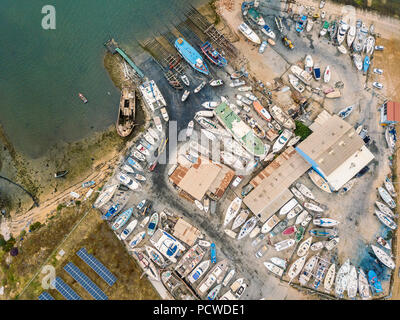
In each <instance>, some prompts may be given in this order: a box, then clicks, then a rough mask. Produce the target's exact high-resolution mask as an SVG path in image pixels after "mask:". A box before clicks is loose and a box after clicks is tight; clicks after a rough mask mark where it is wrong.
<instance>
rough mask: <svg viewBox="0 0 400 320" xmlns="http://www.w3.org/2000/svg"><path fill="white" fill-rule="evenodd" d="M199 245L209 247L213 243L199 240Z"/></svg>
mask: <svg viewBox="0 0 400 320" xmlns="http://www.w3.org/2000/svg"><path fill="white" fill-rule="evenodd" d="M199 246H202V247H205V248H208V247H209V246H211V243H210V242H208V241H206V240H199Z"/></svg>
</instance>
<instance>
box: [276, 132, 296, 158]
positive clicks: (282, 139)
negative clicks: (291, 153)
mask: <svg viewBox="0 0 400 320" xmlns="http://www.w3.org/2000/svg"><path fill="white" fill-rule="evenodd" d="M292 135H293V133H292V131H290V130H288V129H285V130H283V132H282V134H281V135H280V136H279V138H278V139H277V140H276V141H275V143H274V145H273V147H272V152H273V153H277V152H278V151H280V150H282V148H283V147H284V146H285V145H286V143H287V142H288V141H289V139H290V138H291V137H292Z"/></svg>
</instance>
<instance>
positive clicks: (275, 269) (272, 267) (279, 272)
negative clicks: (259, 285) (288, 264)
mask: <svg viewBox="0 0 400 320" xmlns="http://www.w3.org/2000/svg"><path fill="white" fill-rule="evenodd" d="M264 266H265V267H266V268H267V269H268V270H269V271H270V272H272V273H273V274H275V275H277V276H278V277H282V275H283V271H284V269H282V268H280V267H278V266H277V265H275V264H273V263H271V262H264Z"/></svg>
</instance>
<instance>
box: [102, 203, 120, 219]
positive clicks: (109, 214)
mask: <svg viewBox="0 0 400 320" xmlns="http://www.w3.org/2000/svg"><path fill="white" fill-rule="evenodd" d="M118 210H119V204H118V203H117V204H115V205H113V206H112V207H111V208H110V209H108V211H107V213H106V214H105V215H104V219H111V218H112V217H114V216H115V215H116V214H117V212H118Z"/></svg>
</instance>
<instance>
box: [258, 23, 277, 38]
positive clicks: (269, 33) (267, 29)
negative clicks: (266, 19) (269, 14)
mask: <svg viewBox="0 0 400 320" xmlns="http://www.w3.org/2000/svg"><path fill="white" fill-rule="evenodd" d="M261 31H262V32H263V33H265V34H266V35H267V36H268V37H270V38H271V39H275V37H276V36H275V33H274V32H273V31H272V29H271V28H270V27H269V26H268V25H265V26H263V27H262V28H261Z"/></svg>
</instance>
